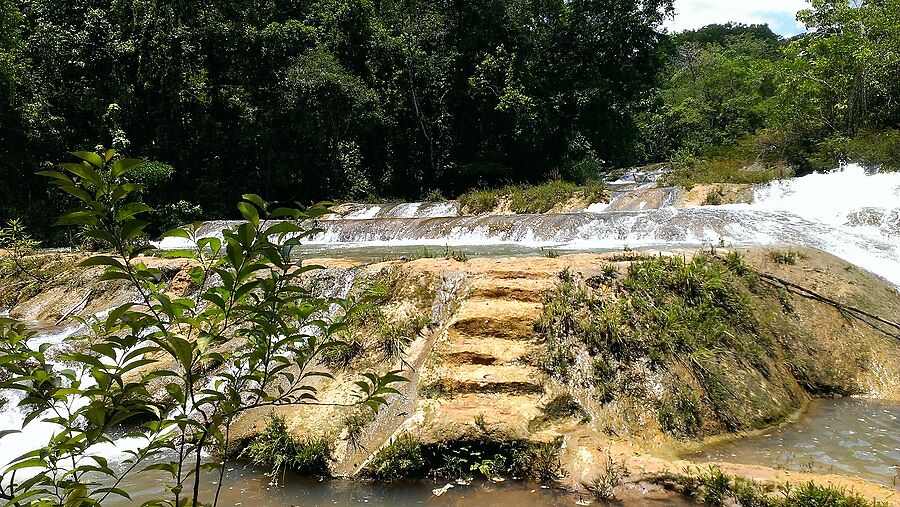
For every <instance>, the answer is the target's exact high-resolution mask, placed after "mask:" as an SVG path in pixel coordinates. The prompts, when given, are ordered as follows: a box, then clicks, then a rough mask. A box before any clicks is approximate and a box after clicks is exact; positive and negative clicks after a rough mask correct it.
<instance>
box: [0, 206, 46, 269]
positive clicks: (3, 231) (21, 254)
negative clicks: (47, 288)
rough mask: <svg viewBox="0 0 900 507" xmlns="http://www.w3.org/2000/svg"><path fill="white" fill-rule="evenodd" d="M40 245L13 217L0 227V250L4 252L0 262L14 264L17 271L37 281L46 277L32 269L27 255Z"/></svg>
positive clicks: (31, 253) (32, 253) (23, 225)
mask: <svg viewBox="0 0 900 507" xmlns="http://www.w3.org/2000/svg"><path fill="white" fill-rule="evenodd" d="M40 246H41V242H40V241H37V240H36V239H34V238H32V237H31V234H29V233H28V230H27V229H26V228H25V224H23V223H22V221H21V220H19V219H17V218H14V219H11V220H9V221H8V222H7V223H6V227H2V228H0V250H3V251H4V253H3V255H2V257H0V262H3V263H6V264H10V265H12V266H14V267H15V268H16V269H17V270H18V271H19V272H21V273H23V274H25V275H26V276H28V277H30V278H33V279H34V280H37V281H39V282H45V281H46V279H45V278H44V277H43V276H41V275H40V274H38V273H37V272H36V271H35V270H34V266H32V263H31V262H29V260H28V257H29V256H31V255H34V253H35V252H36V251H37V249H38V248H39V247H40Z"/></svg>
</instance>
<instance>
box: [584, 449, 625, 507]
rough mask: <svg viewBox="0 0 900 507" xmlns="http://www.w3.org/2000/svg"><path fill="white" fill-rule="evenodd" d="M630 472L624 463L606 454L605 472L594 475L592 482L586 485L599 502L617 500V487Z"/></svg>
mask: <svg viewBox="0 0 900 507" xmlns="http://www.w3.org/2000/svg"><path fill="white" fill-rule="evenodd" d="M626 474H628V470H627V469H626V468H625V465H624V464H622V463H616V462H615V461H614V460H613V458H612V456H609V455H607V456H606V463H605V465H604V469H603V472H601V473H600V474H599V475H597V476H596V477H594V479H593V480H591V482H590V483H588V484H585V485H584V487H585V489H586V490H588V491H589V492H590V493H591V494H592V495H594V500H597V501H598V502H609V501H611V500H615V498H616V495H615V489H616V487H618V486H619V485H620V484H622V477H623V476H625V475H626Z"/></svg>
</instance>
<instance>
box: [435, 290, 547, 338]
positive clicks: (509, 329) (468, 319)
mask: <svg viewBox="0 0 900 507" xmlns="http://www.w3.org/2000/svg"><path fill="white" fill-rule="evenodd" d="M542 308H543V306H542V305H541V304H540V303H528V302H523V301H510V300H502V299H468V300H466V301H464V302H463V303H462V304H461V305H460V307H459V309H458V310H457V311H456V315H455V316H454V317H453V321H452V322H451V324H450V329H452V330H455V331H458V332H460V333H465V334H466V335H469V336H481V337H494V338H507V339H511V340H516V339H519V340H521V339H531V338H534V337H535V332H534V323H535V322H537V321H538V319H540V317H541V311H542Z"/></svg>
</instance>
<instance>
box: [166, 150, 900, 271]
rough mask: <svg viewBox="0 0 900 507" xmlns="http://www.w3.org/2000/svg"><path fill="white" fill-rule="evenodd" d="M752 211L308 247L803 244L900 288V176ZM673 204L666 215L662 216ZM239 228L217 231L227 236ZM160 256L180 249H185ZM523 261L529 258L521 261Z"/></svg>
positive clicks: (537, 224) (446, 221)
mask: <svg viewBox="0 0 900 507" xmlns="http://www.w3.org/2000/svg"><path fill="white" fill-rule="evenodd" d="M754 195H755V198H754V202H753V203H752V204H739V205H724V206H698V207H693V208H674V207H671V206H670V204H671V203H669V202H668V201H669V200H666V199H663V200H661V203H660V206H661V207H658V208H655V209H644V210H640V211H617V212H612V211H599V212H595V210H598V208H599V207H592V208H591V211H587V212H582V213H560V214H546V215H477V216H460V217H457V216H444V217H435V218H427V217H417V218H369V219H352V220H324V221H320V222H319V223H318V225H319V226H320V227H321V228H322V229H323V232H321V233H320V234H317V235H315V236H313V237H310V238H307V241H306V244H307V245H308V246H309V247H311V249H312V250H313V251H314V252H315V253H316V254H322V255H328V252H329V250H340V249H353V248H357V249H359V248H366V247H368V248H372V247H380V248H395V249H398V253H410V252H400V250H402V248H403V247H407V248H408V247H410V246H419V247H421V246H422V245H431V246H438V247H443V246H444V245H450V246H453V247H459V246H476V245H477V246H490V245H509V246H515V247H517V248H520V249H521V248H530V249H533V250H538V249H541V248H556V249H561V250H613V249H621V248H623V247H631V248H640V247H648V248H669V247H678V248H689V247H697V246H703V245H710V244H712V245H718V244H726V245H735V246H754V245H795V246H806V247H813V248H819V249H822V250H824V251H827V252H830V253H832V254H834V255H837V256H839V257H842V258H843V259H845V260H847V261H849V262H852V263H854V264H856V265H858V266H860V267H863V268H865V269H867V270H869V271H871V272H873V273H875V274H878V275H880V276H882V277H884V278H885V279H887V280H889V281H891V282H892V283H894V284H896V285H898V286H900V173H885V174H878V173H867V172H866V171H865V170H864V169H863V168H862V167H860V166H857V165H849V166H846V167H844V168H842V169H839V170H836V171H833V172H830V173H824V174H811V175H808V176H804V177H802V178H794V179H790V180H782V181H775V182H772V183H769V184H765V185H761V186H758V187H757V188H756V189H755V191H754ZM663 205H666V206H665V207H662V206H663ZM235 224H236V222H227V221H226V222H210V223H208V224H207V225H206V226H204V227H205V228H204V230H203V231H202V233H203V234H205V235H219V236H220V235H221V232H222V230H223V229H225V228H227V227H233V226H234V225H235ZM169 241H172V240H166V241H164V242H163V243H162V244H160V247H162V248H178V247H179V245H180V244H179V243H178V240H177V239H175V240H174V243H167V242H169ZM517 253H521V252H518V251H517Z"/></svg>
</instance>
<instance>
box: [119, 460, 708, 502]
mask: <svg viewBox="0 0 900 507" xmlns="http://www.w3.org/2000/svg"><path fill="white" fill-rule="evenodd" d="M212 477H213V476H212V475H208V476H204V481H203V482H204V487H203V495H202V496H201V500H205V501H207V502H209V503H211V502H212V499H213V496H214V494H215V487H216V486H215V482H214V480H215V479H214V478H212ZM216 478H217V476H216ZM223 485H224V486H223V487H222V489H221V492H220V496H219V502H218V505H220V506H223V507H225V506H238V505H242V506H248V507H251V506H252V507H256V506H288V505H291V506H293V505H298V506H299V505H302V506H304V507H314V506H333V505H365V506H385V507H387V506H391V507H394V506H412V505H434V506H438V505H441V506H443V505H449V506H468V505H482V506H488V505H490V506H497V507H506V506H509V507H520V506H523V505H536V506H551V507H553V506H572V505H579V504H581V505H583V504H586V503H587V500H588V499H587V498H586V497H583V496H581V495H579V494H576V493H570V492H568V491H563V490H558V489H553V488H549V487H546V486H543V487H542V486H540V485H538V484H534V483H528V482H515V481H506V482H503V483H499V484H493V483H490V482H483V481H482V482H474V483H472V484H470V485H455V486H454V487H453V488H450V489H449V490H447V491H446V492H445V493H442V494H440V495H439V496H438V495H435V491H434V490H435V489H438V488H442V487H443V486H445V485H446V482H438V483H436V482H431V481H422V482H399V483H396V484H389V485H376V484H366V483H362V482H356V481H350V480H339V479H335V480H325V481H313V480H308V479H301V478H299V477H294V476H291V475H288V476H287V477H286V478H285V485H284V486H283V487H273V486H271V485H269V479H268V477H266V476H265V475H264V474H263V470H261V469H258V468H255V467H244V466H240V465H237V466H235V467H234V468H231V469H229V472H228V474H227V476H226V479H225V480H224V481H223ZM121 486H122V488H123V489H125V490H126V491H128V492H129V493H130V495H131V497H132V501H130V502H128V501H125V500H117V501H114V502H108V503H107V502H104V505H115V506H125V505H140V503H142V502H144V501H146V500H149V499H152V498H160V497H161V495H162V494H163V488H162V480H161V476H151V475H149V474H143V475H139V476H135V477H133V478H131V479H130V480H128V481H126V482H125V483H123V484H122V485H121ZM623 496H625V497H626V498H625V499H624V500H623V501H622V502H619V503H617V505H623V506H626V507H638V506H644V505H649V506H664V505H665V506H675V507H687V506H689V505H694V504H692V503H690V502H688V501H687V500H684V499H681V498H680V497H672V496H671V495H670V494H667V493H663V492H660V491H654V492H642V491H641V490H640V488H632V489H630V490H629V491H627V492H625V494H624V495H623Z"/></svg>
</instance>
